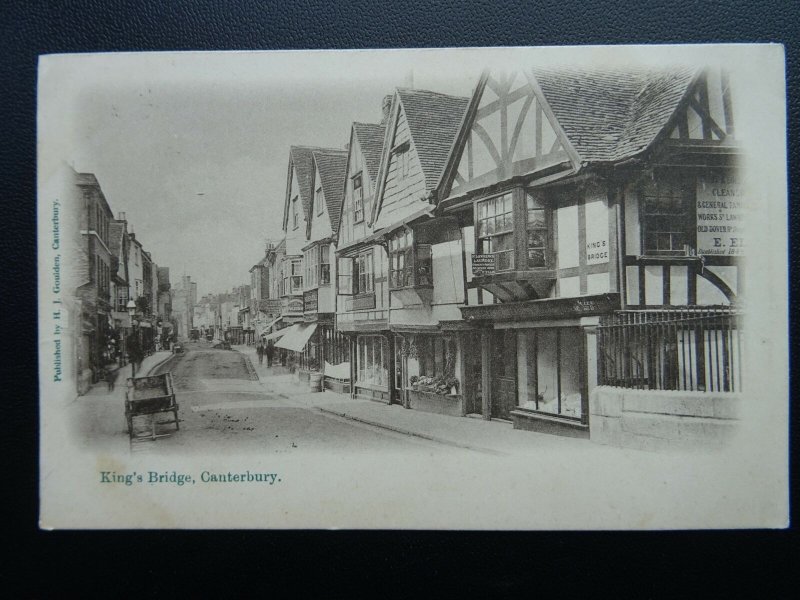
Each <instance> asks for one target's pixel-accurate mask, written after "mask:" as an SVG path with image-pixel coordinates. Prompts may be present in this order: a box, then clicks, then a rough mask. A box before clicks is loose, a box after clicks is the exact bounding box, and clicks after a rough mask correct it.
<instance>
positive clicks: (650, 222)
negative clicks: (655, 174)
mask: <svg viewBox="0 0 800 600" xmlns="http://www.w3.org/2000/svg"><path fill="white" fill-rule="evenodd" d="M640 208H641V214H642V240H643V251H644V253H645V254H649V255H660V256H686V255H687V254H688V249H689V247H690V246H691V245H692V243H693V239H692V237H691V231H692V226H691V217H692V214H693V213H692V198H691V189H690V188H689V187H688V186H687V185H685V184H684V182H682V181H681V180H680V179H677V178H674V177H671V178H653V179H650V180H649V181H647V182H645V184H644V185H643V186H642V188H641V206H640Z"/></svg>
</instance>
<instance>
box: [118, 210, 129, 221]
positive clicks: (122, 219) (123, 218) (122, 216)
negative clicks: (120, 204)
mask: <svg viewBox="0 0 800 600" xmlns="http://www.w3.org/2000/svg"><path fill="white" fill-rule="evenodd" d="M117 221H127V218H126V215H125V213H124V212H121V213H119V216H118V217H117Z"/></svg>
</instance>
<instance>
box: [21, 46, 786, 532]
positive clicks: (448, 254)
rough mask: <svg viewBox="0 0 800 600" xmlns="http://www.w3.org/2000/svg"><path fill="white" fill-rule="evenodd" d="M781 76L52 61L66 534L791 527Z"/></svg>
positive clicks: (46, 518) (675, 60)
mask: <svg viewBox="0 0 800 600" xmlns="http://www.w3.org/2000/svg"><path fill="white" fill-rule="evenodd" d="M786 161H787V157H786V94H785V76H784V52H783V48H782V47H781V46H778V45H692V46H586V47H542V48H518V47H514V48H451V49H406V50H358V51H356V50H353V51H281V52H274V51H271V52H206V53H203V52H180V53H178V52H169V53H107V54H82V55H50V56H42V57H40V61H39V81H38V165H37V167H38V196H37V209H38V264H39V273H38V286H39V381H40V397H39V403H40V429H39V431H40V466H41V469H40V500H41V503H40V527H41V528H43V529H123V528H124V529H297V528H301V529H309V528H311V529H461V530H464V529H469V530H553V529H556V530H565V529H573V530H575V529H590V530H598V529H602V530H607V529H720V528H783V527H786V526H787V525H788V514H789V513H788V429H789V422H788V415H789V388H788V379H789V377H788V374H789V367H788V352H789V345H788V327H787V324H788V321H787V311H788V297H787V296H788V294H787V272H788V271H787V264H788V258H787V202H788V199H787V163H786Z"/></svg>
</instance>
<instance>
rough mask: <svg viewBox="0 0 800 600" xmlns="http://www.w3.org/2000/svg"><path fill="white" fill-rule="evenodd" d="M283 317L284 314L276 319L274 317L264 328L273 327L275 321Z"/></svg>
mask: <svg viewBox="0 0 800 600" xmlns="http://www.w3.org/2000/svg"><path fill="white" fill-rule="evenodd" d="M282 318H283V317H282V316H280V317H278V318H276V319H272V321H270V322H269V323H267V324H266V325H264V329H265V330H267V329H269V328H270V327H272V326H273V325H275V323H277V322H278V321H280V320H281V319H282Z"/></svg>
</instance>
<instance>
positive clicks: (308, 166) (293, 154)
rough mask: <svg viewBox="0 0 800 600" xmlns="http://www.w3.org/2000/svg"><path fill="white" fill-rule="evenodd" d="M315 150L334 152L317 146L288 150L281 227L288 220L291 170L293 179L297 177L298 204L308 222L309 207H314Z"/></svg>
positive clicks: (293, 147) (297, 147)
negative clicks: (287, 169)
mask: <svg viewBox="0 0 800 600" xmlns="http://www.w3.org/2000/svg"><path fill="white" fill-rule="evenodd" d="M315 150H335V148H319V147H317V146H292V147H291V148H290V149H289V171H288V173H287V175H286V201H285V204H284V212H283V225H284V227H285V226H286V223H287V219H288V218H289V202H290V201H291V198H290V197H289V195H290V194H291V193H292V179H291V178H292V168H294V177H297V189H298V191H299V194H300V203H301V204H302V205H303V214H304V215H305V218H306V220H308V217H309V214H310V211H311V207H312V206H313V205H314V190H313V189H312V186H313V185H314V184H313V181H314V156H313V153H314V151H315Z"/></svg>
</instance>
